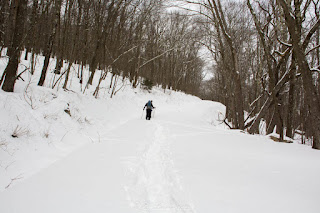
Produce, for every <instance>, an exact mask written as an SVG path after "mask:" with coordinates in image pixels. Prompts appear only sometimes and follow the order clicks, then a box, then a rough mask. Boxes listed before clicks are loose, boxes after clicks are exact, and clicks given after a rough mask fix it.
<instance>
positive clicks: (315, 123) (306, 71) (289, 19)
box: [277, 0, 320, 149]
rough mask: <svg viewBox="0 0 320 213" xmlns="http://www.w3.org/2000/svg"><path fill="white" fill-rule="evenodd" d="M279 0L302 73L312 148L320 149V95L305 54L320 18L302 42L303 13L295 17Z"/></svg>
mask: <svg viewBox="0 0 320 213" xmlns="http://www.w3.org/2000/svg"><path fill="white" fill-rule="evenodd" d="M277 2H279V4H280V5H281V7H282V9H283V11H284V15H285V20H286V25H287V27H288V30H289V33H290V36H291V40H292V46H293V50H294V55H295V59H296V62H297V64H298V66H299V70H300V71H301V75H302V81H303V89H304V93H305V100H306V104H307V106H308V108H309V111H310V117H309V118H310V124H311V125H310V126H311V128H312V135H313V146H312V148H314V149H320V97H319V94H318V91H317V89H316V87H315V85H314V82H313V78H312V72H311V69H310V67H309V64H308V61H307V59H306V55H305V49H306V47H307V45H308V43H309V41H310V39H311V37H312V35H313V34H314V33H315V31H316V30H317V29H318V28H319V26H320V19H318V20H317V22H316V23H315V24H314V26H313V27H312V29H311V30H310V31H309V32H308V34H307V36H306V39H305V40H304V41H303V42H301V35H299V32H301V31H299V30H297V29H301V27H302V26H301V25H300V24H301V22H300V20H299V19H301V14H299V13H295V16H294V17H293V16H292V13H291V9H290V8H289V5H288V4H287V3H286V1H285V0H277ZM295 9H297V8H295Z"/></svg>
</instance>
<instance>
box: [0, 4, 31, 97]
mask: <svg viewBox="0 0 320 213" xmlns="http://www.w3.org/2000/svg"><path fill="white" fill-rule="evenodd" d="M27 2H28V1H27V0H18V1H14V2H12V4H14V7H15V11H14V13H15V14H14V17H15V18H14V19H15V23H14V32H13V39H12V41H11V45H10V47H9V49H8V56H9V62H8V65H7V67H6V69H5V71H4V73H5V79H4V82H3V86H2V89H3V90H4V91H6V92H13V90H14V85H15V82H16V75H17V70H18V65H19V59H20V49H21V43H22V40H23V31H24V16H25V13H26V10H27Z"/></svg>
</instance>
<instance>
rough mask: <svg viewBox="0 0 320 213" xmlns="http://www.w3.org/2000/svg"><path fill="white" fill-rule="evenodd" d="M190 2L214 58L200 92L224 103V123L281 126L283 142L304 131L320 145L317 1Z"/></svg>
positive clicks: (255, 127)
mask: <svg viewBox="0 0 320 213" xmlns="http://www.w3.org/2000/svg"><path fill="white" fill-rule="evenodd" d="M222 3H223V4H222ZM193 4H194V5H197V6H198V7H199V8H201V9H200V12H198V14H199V15H200V16H201V17H202V19H203V26H205V28H204V29H205V30H204V32H206V33H207V34H206V36H205V40H204V41H203V42H204V43H205V44H206V45H207V46H208V49H209V50H210V52H211V54H212V59H213V61H214V65H213V66H214V67H213V69H214V71H215V72H214V78H213V79H211V80H210V81H208V82H206V83H205V85H203V91H204V94H203V95H204V96H205V97H206V98H208V99H213V100H216V101H219V102H222V103H223V104H225V105H226V106H227V115H226V121H228V122H226V123H229V122H231V123H232V126H230V127H231V128H238V129H244V130H246V131H248V132H249V133H259V131H261V130H260V129H265V130H266V133H268V134H269V133H272V132H273V131H274V129H275V128H276V131H277V133H278V134H279V136H280V138H279V140H281V141H283V140H284V137H285V136H288V137H290V138H293V136H294V134H300V135H301V136H302V137H301V138H302V143H305V141H306V139H308V140H309V141H312V142H313V144H312V145H313V148H315V149H320V96H319V92H320V76H319V72H320V69H319V65H320V57H319V47H320V46H319V26H320V19H319V16H320V13H319V10H320V2H319V0H260V1H257V0H244V1H241V2H239V1H227V2H226V1H220V0H205V1H196V2H193ZM243 112H245V113H243ZM261 121H263V122H261ZM261 125H263V128H261Z"/></svg>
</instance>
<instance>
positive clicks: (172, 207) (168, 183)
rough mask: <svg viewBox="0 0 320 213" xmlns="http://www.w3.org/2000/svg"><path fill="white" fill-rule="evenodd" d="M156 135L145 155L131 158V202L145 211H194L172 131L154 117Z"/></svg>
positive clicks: (129, 196)
mask: <svg viewBox="0 0 320 213" xmlns="http://www.w3.org/2000/svg"><path fill="white" fill-rule="evenodd" d="M151 124H152V125H153V126H154V129H155V130H154V136H153V138H152V141H150V143H149V144H147V148H146V149H145V150H144V151H143V153H141V156H137V157H136V158H133V159H130V160H128V162H126V164H127V168H128V171H129V173H128V175H127V176H128V178H129V183H128V185H127V186H126V191H127V193H128V199H129V201H130V204H131V205H132V206H133V207H135V208H137V209H139V210H140V211H141V212H162V213H173V212H176V213H180V212H181V213H184V212H186V213H193V212H194V211H193V209H192V205H191V204H190V203H189V202H190V201H188V200H187V199H186V196H185V192H184V191H183V187H182V186H181V183H180V180H179V176H178V174H177V172H176V170H175V168H174V164H173V161H172V157H171V152H170V147H169V144H168V140H167V137H168V133H167V131H166V129H165V128H164V127H163V125H161V124H160V123H159V122H157V121H155V122H153V121H151Z"/></svg>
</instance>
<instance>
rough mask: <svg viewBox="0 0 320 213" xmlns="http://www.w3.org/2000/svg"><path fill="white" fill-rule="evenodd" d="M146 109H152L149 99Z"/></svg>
mask: <svg viewBox="0 0 320 213" xmlns="http://www.w3.org/2000/svg"><path fill="white" fill-rule="evenodd" d="M147 109H152V103H151V101H148V103H147Z"/></svg>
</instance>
